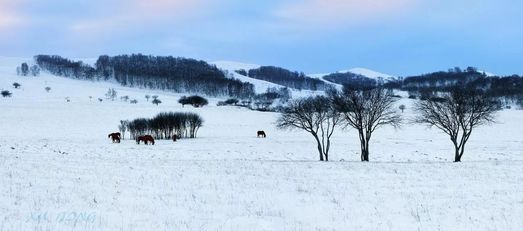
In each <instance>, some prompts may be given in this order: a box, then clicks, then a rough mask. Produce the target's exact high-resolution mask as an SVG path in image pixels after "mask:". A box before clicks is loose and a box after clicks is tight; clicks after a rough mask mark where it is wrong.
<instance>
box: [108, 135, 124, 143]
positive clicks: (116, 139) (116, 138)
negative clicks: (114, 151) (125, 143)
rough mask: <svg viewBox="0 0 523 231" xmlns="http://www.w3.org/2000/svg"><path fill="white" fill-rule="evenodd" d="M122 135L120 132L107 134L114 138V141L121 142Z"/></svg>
mask: <svg viewBox="0 0 523 231" xmlns="http://www.w3.org/2000/svg"><path fill="white" fill-rule="evenodd" d="M120 137H121V134H120V133H119V132H115V133H111V134H109V135H108V136H107V138H111V139H112V140H113V143H120Z"/></svg>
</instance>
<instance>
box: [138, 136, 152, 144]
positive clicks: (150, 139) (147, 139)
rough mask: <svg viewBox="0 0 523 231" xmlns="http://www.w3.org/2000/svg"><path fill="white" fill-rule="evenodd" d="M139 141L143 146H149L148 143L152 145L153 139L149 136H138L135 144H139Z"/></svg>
mask: <svg viewBox="0 0 523 231" xmlns="http://www.w3.org/2000/svg"><path fill="white" fill-rule="evenodd" d="M140 141H143V143H144V144H146V145H147V144H149V142H151V144H152V145H154V138H153V137H152V136H150V135H145V136H138V137H137V138H136V144H140Z"/></svg>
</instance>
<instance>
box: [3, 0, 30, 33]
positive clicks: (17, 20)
mask: <svg viewBox="0 0 523 231" xmlns="http://www.w3.org/2000/svg"><path fill="white" fill-rule="evenodd" d="M21 3H22V1H10V0H0V31H2V32H5V31H8V30H9V29H11V28H13V27H15V26H17V25H20V24H22V23H23V22H24V20H23V17H22V16H21V15H20V13H19V12H18V7H19V6H20V5H21Z"/></svg>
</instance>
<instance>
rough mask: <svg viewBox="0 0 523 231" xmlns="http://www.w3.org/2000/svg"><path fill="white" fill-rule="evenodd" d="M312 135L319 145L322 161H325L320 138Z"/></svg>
mask: <svg viewBox="0 0 523 231" xmlns="http://www.w3.org/2000/svg"><path fill="white" fill-rule="evenodd" d="M312 135H313V136H314V139H316V143H317V144H318V152H319V154H320V161H324V159H323V149H322V148H321V141H320V139H319V138H318V135H316V134H314V133H313V134H312Z"/></svg>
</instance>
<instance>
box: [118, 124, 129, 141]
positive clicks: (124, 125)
mask: <svg viewBox="0 0 523 231" xmlns="http://www.w3.org/2000/svg"><path fill="white" fill-rule="evenodd" d="M127 127H129V121H128V120H120V125H118V129H119V130H120V132H121V133H122V140H125V132H126V131H127Z"/></svg>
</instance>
